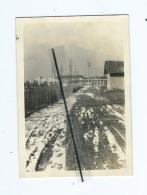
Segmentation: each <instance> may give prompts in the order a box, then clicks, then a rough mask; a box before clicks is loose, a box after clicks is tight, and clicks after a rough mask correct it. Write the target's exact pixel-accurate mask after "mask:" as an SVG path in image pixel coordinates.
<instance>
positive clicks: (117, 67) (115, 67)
mask: <svg viewBox="0 0 147 195" xmlns="http://www.w3.org/2000/svg"><path fill="white" fill-rule="evenodd" d="M109 73H124V62H123V61H105V67H104V74H109Z"/></svg>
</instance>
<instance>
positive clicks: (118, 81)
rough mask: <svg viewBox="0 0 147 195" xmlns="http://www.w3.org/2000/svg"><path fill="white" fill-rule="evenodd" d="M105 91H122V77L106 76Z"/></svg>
mask: <svg viewBox="0 0 147 195" xmlns="http://www.w3.org/2000/svg"><path fill="white" fill-rule="evenodd" d="M107 89H108V90H111V89H121V90H124V76H113V77H112V76H111V75H110V74H107Z"/></svg>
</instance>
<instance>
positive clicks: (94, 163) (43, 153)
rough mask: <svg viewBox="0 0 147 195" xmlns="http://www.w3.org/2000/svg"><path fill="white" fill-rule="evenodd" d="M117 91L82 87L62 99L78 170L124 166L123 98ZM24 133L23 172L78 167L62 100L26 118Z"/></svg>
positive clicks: (73, 168) (119, 167) (120, 167)
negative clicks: (69, 124)
mask: <svg viewBox="0 0 147 195" xmlns="http://www.w3.org/2000/svg"><path fill="white" fill-rule="evenodd" d="M120 93H122V92H120ZM120 93H117V94H115V92H110V93H108V92H106V93H105V91H104V90H103V89H101V88H98V87H92V86H91V87H87V86H86V87H84V88H82V89H81V90H79V91H78V92H76V93H73V94H72V95H71V96H70V97H68V98H67V99H66V101H67V106H68V110H69V113H70V118H71V122H72V127H73V133H74V137H75V142H76V146H77V148H78V154H79V158H80V163H81V167H82V169H85V170H105V169H122V168H124V167H125V163H126V157H125V148H126V142H125V140H126V133H125V125H124V124H125V116H124V97H123V95H122V94H120ZM113 97H115V98H113ZM121 98H122V99H121ZM25 132H26V134H25V136H26V156H25V158H26V170H27V172H34V171H44V170H49V169H56V170H67V171H68V170H76V169H78V165H77V161H76V158H75V151H74V148H73V141H72V139H71V134H70V130H69V126H68V121H67V117H66V112H65V108H64V104H63V101H62V100H60V101H59V102H58V103H56V104H54V105H52V106H48V107H47V108H44V109H41V110H40V111H38V112H36V113H34V114H32V115H31V116H30V117H28V118H27V119H26V121H25Z"/></svg>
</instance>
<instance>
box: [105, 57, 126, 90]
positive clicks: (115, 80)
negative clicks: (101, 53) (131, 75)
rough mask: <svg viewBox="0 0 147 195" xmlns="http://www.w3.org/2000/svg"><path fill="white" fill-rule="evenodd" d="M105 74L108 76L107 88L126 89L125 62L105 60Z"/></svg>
mask: <svg viewBox="0 0 147 195" xmlns="http://www.w3.org/2000/svg"><path fill="white" fill-rule="evenodd" d="M104 75H106V76H107V89H108V90H111V89H122V90H124V62H123V61H105V67H104Z"/></svg>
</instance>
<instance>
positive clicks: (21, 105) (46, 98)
mask: <svg viewBox="0 0 147 195" xmlns="http://www.w3.org/2000/svg"><path fill="white" fill-rule="evenodd" d="M128 22H129V17H128V16H127V15H108V16H67V17H42V18H37V17H36V18H16V39H17V44H16V46H17V84H18V119H19V132H18V133H19V165H20V177H53V176H63V177H64V176H75V175H81V177H84V176H99V175H100V176H107V175H111V176H116V175H132V152H131V151H132V149H131V147H132V146H131V111H130V110H131V107H130V105H131V103H130V102H131V97H130V63H129V62H130V60H129V29H128Z"/></svg>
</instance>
